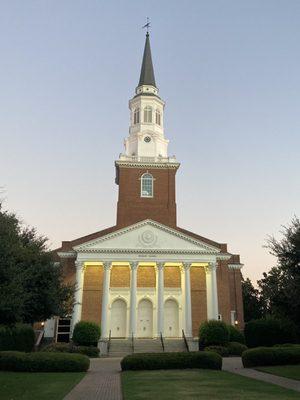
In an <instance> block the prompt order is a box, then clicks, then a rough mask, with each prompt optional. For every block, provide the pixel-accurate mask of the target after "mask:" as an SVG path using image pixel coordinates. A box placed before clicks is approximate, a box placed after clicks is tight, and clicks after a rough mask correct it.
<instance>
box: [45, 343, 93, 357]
mask: <svg viewBox="0 0 300 400" xmlns="http://www.w3.org/2000/svg"><path fill="white" fill-rule="evenodd" d="M41 351H42V352H47V353H48V352H51V353H53V352H54V353H78V354H85V355H86V356H88V357H91V358H96V357H99V352H100V350H99V349H98V347H95V346H74V345H73V344H72V343H51V344H49V345H48V346H45V347H44V348H43V349H42V350H41Z"/></svg>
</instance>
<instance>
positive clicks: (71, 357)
mask: <svg viewBox="0 0 300 400" xmlns="http://www.w3.org/2000/svg"><path fill="white" fill-rule="evenodd" d="M89 366H90V360H89V358H88V357H87V356H84V355H82V354H61V353H43V352H38V353H21V352H18V351H1V352H0V370H2V371H19V372H82V371H87V370H88V369H89Z"/></svg>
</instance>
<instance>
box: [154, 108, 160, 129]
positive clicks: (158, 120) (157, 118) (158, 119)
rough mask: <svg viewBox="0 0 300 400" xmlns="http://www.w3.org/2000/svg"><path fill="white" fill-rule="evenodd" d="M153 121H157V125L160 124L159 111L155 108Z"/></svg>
mask: <svg viewBox="0 0 300 400" xmlns="http://www.w3.org/2000/svg"><path fill="white" fill-rule="evenodd" d="M155 122H156V123H157V125H161V113H160V111H159V110H158V109H156V113H155Z"/></svg>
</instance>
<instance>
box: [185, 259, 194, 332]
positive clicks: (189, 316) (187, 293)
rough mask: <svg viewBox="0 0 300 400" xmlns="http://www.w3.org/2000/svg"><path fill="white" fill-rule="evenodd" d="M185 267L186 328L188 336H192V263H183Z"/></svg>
mask: <svg viewBox="0 0 300 400" xmlns="http://www.w3.org/2000/svg"><path fill="white" fill-rule="evenodd" d="M183 268H184V294H185V302H184V303H185V304H184V309H185V329H184V333H185V336H186V337H192V301H191V276H190V268H191V264H190V263H183Z"/></svg>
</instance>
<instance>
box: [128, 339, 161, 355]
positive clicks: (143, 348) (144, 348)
mask: <svg viewBox="0 0 300 400" xmlns="http://www.w3.org/2000/svg"><path fill="white" fill-rule="evenodd" d="M162 351H163V349H162V345H161V341H160V339H135V341H134V352H135V353H161V352H162Z"/></svg>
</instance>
